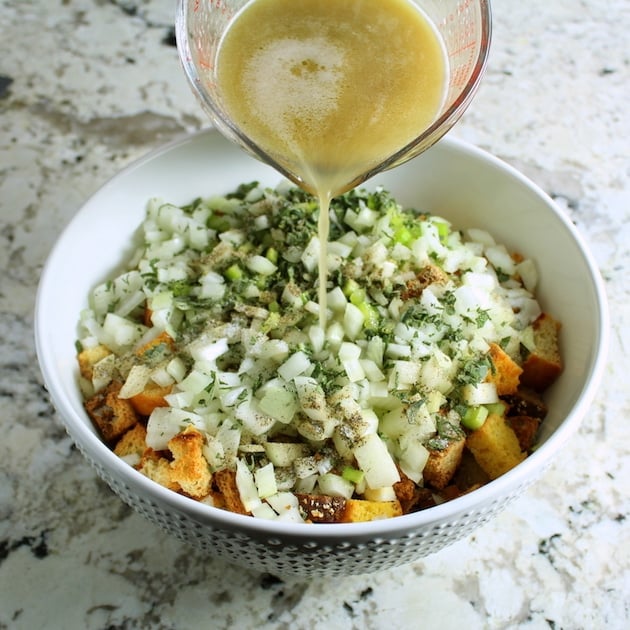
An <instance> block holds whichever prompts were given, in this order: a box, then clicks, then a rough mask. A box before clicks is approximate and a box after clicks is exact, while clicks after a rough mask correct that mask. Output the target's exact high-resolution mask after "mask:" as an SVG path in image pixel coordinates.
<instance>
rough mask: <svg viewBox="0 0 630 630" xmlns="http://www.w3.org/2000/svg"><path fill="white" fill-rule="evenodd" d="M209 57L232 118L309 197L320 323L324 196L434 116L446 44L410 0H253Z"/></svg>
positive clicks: (444, 80) (444, 77) (443, 81)
mask: <svg viewBox="0 0 630 630" xmlns="http://www.w3.org/2000/svg"><path fill="white" fill-rule="evenodd" d="M215 64H216V66H215V81H216V90H217V99H218V101H219V102H220V103H221V105H222V107H223V108H224V110H225V111H226V112H227V114H228V115H229V118H230V120H231V122H232V124H233V125H235V126H236V127H237V128H238V129H239V130H240V131H241V132H242V133H243V134H245V135H246V136H247V137H248V138H249V139H250V140H251V141H252V142H253V143H255V144H256V145H257V146H258V147H260V148H261V149H262V150H263V151H264V152H265V153H266V154H268V155H269V156H270V157H271V158H272V159H273V160H275V161H276V162H277V164H278V165H280V166H281V167H282V168H284V169H285V170H286V171H287V172H288V173H290V174H292V175H293V177H294V179H295V181H296V182H297V183H299V184H300V185H301V186H302V187H304V188H306V189H307V190H309V191H311V192H313V193H314V194H316V195H317V196H318V197H319V200H320V220H319V240H320V248H321V249H320V264H319V283H320V285H319V304H320V322H321V323H322V324H323V323H324V322H325V304H326V277H327V272H326V246H325V245H326V241H327V238H328V204H329V201H330V199H331V198H332V197H334V196H336V195H338V194H340V193H342V192H345V191H346V190H348V189H349V188H351V187H352V185H353V183H354V182H355V180H357V178H359V177H360V176H361V175H363V174H364V173H366V172H367V171H369V170H370V169H372V168H374V167H376V166H377V165H378V164H380V163H382V162H383V161H384V160H386V159H387V158H388V157H390V156H391V155H393V154H394V153H395V152H397V151H399V150H400V149H402V148H403V147H404V146H405V145H406V144H408V143H410V142H411V141H412V140H413V139H414V138H416V137H418V136H419V135H420V134H421V133H422V132H423V131H424V130H425V129H426V128H427V127H428V126H429V125H430V124H431V123H432V122H433V121H434V120H435V118H436V117H437V115H438V113H439V112H440V109H441V107H442V103H443V101H444V98H445V94H446V89H447V85H448V63H447V60H446V53H445V49H444V45H443V43H442V41H441V38H440V36H439V34H438V31H437V30H436V28H435V27H434V26H433V24H432V23H431V22H430V21H429V19H428V18H427V17H426V16H425V14H424V13H422V12H421V11H420V9H419V8H418V7H417V6H416V5H415V4H413V3H411V2H409V1H408V0H353V1H349V0H327V1H326V2H322V1H321V0H300V1H299V2H298V1H296V0H255V2H252V3H249V4H247V5H246V6H245V7H244V8H243V9H242V10H241V12H240V13H239V14H237V16H236V17H235V19H234V20H233V21H232V23H231V25H230V26H229V28H228V29H227V30H226V32H225V33H224V35H223V37H222V39H221V41H220V43H219V48H218V53H217V55H216V61H215Z"/></svg>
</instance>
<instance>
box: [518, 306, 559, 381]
mask: <svg viewBox="0 0 630 630" xmlns="http://www.w3.org/2000/svg"><path fill="white" fill-rule="evenodd" d="M533 328H534V344H535V346H536V349H535V350H534V351H533V352H531V353H530V354H529V355H528V356H527V358H526V359H525V360H524V361H523V374H522V375H521V383H522V384H523V385H525V386H526V387H531V388H532V389H534V390H536V391H537V392H542V391H545V389H547V388H548V387H549V386H550V385H551V384H552V383H553V382H554V381H555V380H556V379H557V378H558V376H559V375H560V372H562V357H561V356H560V346H559V342H558V336H559V334H560V322H558V321H556V320H555V319H554V318H553V317H551V315H548V314H547V313H542V314H541V315H539V316H538V318H537V319H536V321H535V322H534V324H533Z"/></svg>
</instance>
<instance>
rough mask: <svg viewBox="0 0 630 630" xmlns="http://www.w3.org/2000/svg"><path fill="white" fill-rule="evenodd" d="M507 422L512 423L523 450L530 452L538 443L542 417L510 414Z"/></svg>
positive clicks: (511, 425)
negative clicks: (537, 437)
mask: <svg viewBox="0 0 630 630" xmlns="http://www.w3.org/2000/svg"><path fill="white" fill-rule="evenodd" d="M507 423H508V424H509V425H510V427H511V428H512V430H513V431H514V433H515V434H516V437H517V439H518V443H519V445H520V447H521V450H522V451H526V452H529V451H531V450H532V448H533V446H534V444H535V443H536V436H537V435H538V428H539V427H540V418H532V417H531V416H508V417H507Z"/></svg>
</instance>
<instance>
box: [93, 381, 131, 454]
mask: <svg viewBox="0 0 630 630" xmlns="http://www.w3.org/2000/svg"><path fill="white" fill-rule="evenodd" d="M121 387H122V383H120V382H119V381H113V382H111V383H110V384H109V385H108V386H107V387H105V389H102V390H101V391H99V392H97V393H96V394H94V396H92V397H91V398H90V399H88V400H87V401H86V402H85V410H86V411H87V413H88V415H89V416H90V418H91V419H92V422H94V424H95V426H96V428H97V429H98V430H99V431H100V433H101V436H102V437H103V440H104V441H105V442H107V443H108V444H112V443H114V442H116V441H117V440H118V439H120V438H121V437H122V436H123V434H124V433H126V432H127V431H128V430H129V429H131V428H132V427H133V426H134V425H135V424H136V423H137V422H138V416H137V414H136V411H135V409H134V408H133V407H132V405H131V404H130V403H129V401H128V400H124V399H122V398H119V397H118V393H119V392H120V388H121Z"/></svg>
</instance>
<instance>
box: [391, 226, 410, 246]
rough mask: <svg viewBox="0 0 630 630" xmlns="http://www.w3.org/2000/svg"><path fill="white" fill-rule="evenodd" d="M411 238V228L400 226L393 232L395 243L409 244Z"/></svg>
mask: <svg viewBox="0 0 630 630" xmlns="http://www.w3.org/2000/svg"><path fill="white" fill-rule="evenodd" d="M412 239H413V235H412V234H411V230H410V229H409V228H406V227H405V226H402V227H400V228H398V229H397V230H396V231H395V232H394V241H395V242H396V243H400V244H401V245H409V243H411V241H412Z"/></svg>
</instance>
